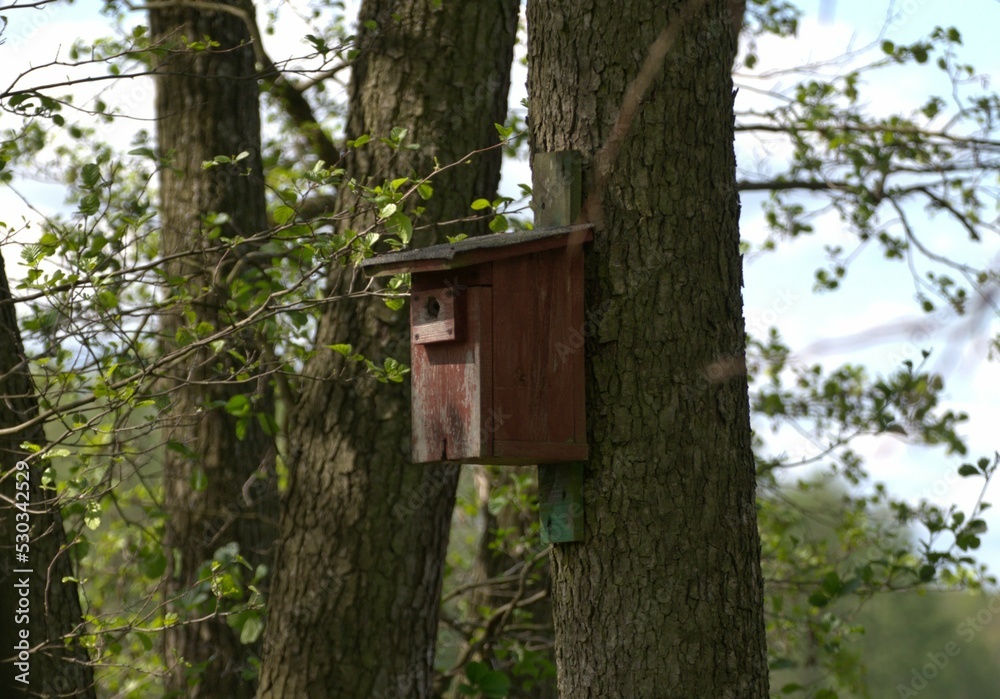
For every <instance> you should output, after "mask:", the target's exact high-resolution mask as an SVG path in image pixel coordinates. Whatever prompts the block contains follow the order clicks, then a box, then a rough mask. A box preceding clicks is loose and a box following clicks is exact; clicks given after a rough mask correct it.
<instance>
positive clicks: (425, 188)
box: [417, 182, 434, 200]
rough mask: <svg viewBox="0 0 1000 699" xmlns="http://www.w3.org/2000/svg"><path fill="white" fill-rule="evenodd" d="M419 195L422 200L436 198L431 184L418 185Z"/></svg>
mask: <svg viewBox="0 0 1000 699" xmlns="http://www.w3.org/2000/svg"><path fill="white" fill-rule="evenodd" d="M417 194H419V195H420V198H421V199H424V200H427V199H430V198H431V197H432V196H434V188H433V187H431V186H430V184H429V183H427V182H423V183H421V184H419V185H417Z"/></svg>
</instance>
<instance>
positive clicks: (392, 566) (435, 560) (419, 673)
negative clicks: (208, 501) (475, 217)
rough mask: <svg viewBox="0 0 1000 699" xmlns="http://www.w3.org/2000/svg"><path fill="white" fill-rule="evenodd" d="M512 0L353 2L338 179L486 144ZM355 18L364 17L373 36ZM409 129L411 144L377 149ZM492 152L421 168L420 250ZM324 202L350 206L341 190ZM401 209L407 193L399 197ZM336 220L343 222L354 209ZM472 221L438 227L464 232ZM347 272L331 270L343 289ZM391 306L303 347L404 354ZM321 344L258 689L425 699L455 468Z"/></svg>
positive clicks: (463, 198)
mask: <svg viewBox="0 0 1000 699" xmlns="http://www.w3.org/2000/svg"><path fill="white" fill-rule="evenodd" d="M439 4H440V3H439ZM517 11H518V3H517V1H516V0H498V1H497V2H488V3H483V2H471V1H464V2H445V3H443V4H440V7H435V3H433V2H427V1H426V0H402V1H398V0H397V1H395V2H391V1H390V0H367V1H366V2H364V3H363V4H362V8H361V12H360V17H359V27H364V26H365V24H364V23H365V22H375V24H374V25H369V28H366V29H363V30H362V35H361V37H360V38H359V49H360V54H359V55H358V57H357V59H356V61H355V63H354V65H353V72H352V77H351V82H350V87H349V100H350V102H349V121H348V126H347V137H348V138H349V139H355V138H357V137H358V136H360V135H361V134H370V135H371V138H372V141H371V142H370V143H369V144H368V145H367V146H364V147H363V148H360V149H357V150H351V151H349V154H348V155H347V157H346V158H345V161H344V163H343V164H344V166H345V167H346V170H347V176H348V177H351V178H354V179H356V180H357V181H359V182H362V183H365V182H368V183H379V182H381V181H382V179H383V178H386V177H391V178H395V177H402V176H412V177H424V176H426V175H428V174H430V173H431V172H432V171H433V169H434V164H435V161H437V162H439V163H440V164H441V165H446V164H449V163H452V162H455V161H458V160H460V159H461V158H464V157H465V156H466V155H468V154H469V153H470V152H471V151H473V150H475V149H480V148H484V147H488V146H491V145H494V144H496V143H497V141H498V136H497V132H496V129H495V128H494V126H493V124H494V122H500V123H502V122H503V121H504V119H505V116H506V110H507V90H508V85H509V74H510V64H511V60H512V54H513V44H514V37H515V32H516V27H517ZM370 27H375V28H374V29H372V28H370ZM393 127H404V128H407V129H408V130H409V132H408V135H407V137H406V142H408V143H415V144H419V145H420V148H419V149H418V150H407V149H405V148H404V149H400V150H392V149H390V148H388V147H386V146H385V145H383V144H381V143H380V142H379V138H380V137H384V136H388V135H389V132H390V130H391V129H392V128H393ZM499 165H500V151H499V149H494V150H492V151H489V152H488V153H484V154H480V155H477V156H476V157H475V158H473V159H471V160H470V161H469V162H466V163H463V164H461V165H459V166H457V167H454V168H451V169H449V170H444V171H442V172H440V173H439V174H438V175H436V176H435V177H434V180H433V187H434V196H433V197H432V198H431V199H430V200H428V201H426V202H421V205H423V206H425V207H426V210H425V212H424V214H423V215H422V216H421V218H420V223H421V224H424V223H428V224H431V227H430V228H429V229H428V230H427V231H425V232H423V233H421V234H420V235H419V236H418V237H419V240H420V242H421V243H429V242H431V241H433V240H435V239H441V235H442V232H441V229H440V227H438V226H437V225H436V223H437V222H440V221H445V220H449V219H456V218H460V217H464V216H467V215H469V214H471V213H472V212H471V210H470V209H469V204H470V203H471V202H472V201H473V200H474V199H476V198H478V197H491V196H492V195H493V194H494V193H495V192H496V188H497V184H498V180H499ZM339 203H340V209H339V210H345V209H348V208H351V207H354V206H355V205H356V204H357V200H356V199H355V198H354V197H353V195H351V193H350V192H349V191H346V188H345V189H344V190H342V191H341V192H340V198H339ZM410 206H412V204H411V205H410ZM365 216H366V215H365V214H363V213H361V212H360V211H359V212H358V214H357V215H356V216H355V218H354V220H353V221H351V222H350V225H351V228H352V229H353V230H360V229H361V228H363V227H364V225H366V223H368V222H370V219H367V218H366V217H365ZM484 230H485V228H484V225H483V224H482V223H477V224H470V225H467V226H464V227H462V228H461V229H452V231H451V232H452V233H458V232H464V233H472V234H475V233H479V232H483V231H484ZM350 282H351V270H348V271H347V272H345V273H341V272H340V270H333V271H332V272H331V276H330V288H331V289H334V290H336V289H341V290H343V289H345V288H347V286H349V284H350ZM408 316H409V314H408V311H407V310H406V309H404V310H402V311H396V312H394V311H391V310H389V309H388V308H387V307H386V306H385V305H384V304H383V303H382V301H381V300H379V299H371V300H369V301H365V302H360V303H344V302H341V303H339V304H335V305H331V306H329V307H328V308H327V309H326V311H325V312H324V315H323V317H322V319H321V322H320V327H319V331H318V341H317V347H320V348H322V347H325V346H327V345H330V344H334V343H343V342H349V343H352V344H353V345H354V347H355V350H356V351H359V352H361V353H363V354H364V355H365V356H366V357H368V358H370V359H372V360H373V361H375V362H376V363H377V364H380V363H381V360H382V358H383V357H384V356H385V355H388V356H393V357H398V358H401V359H402V360H403V361H404V362H406V361H408V360H407V357H408V355H409V349H408V339H409V330H408V322H409V321H408ZM340 359H341V358H340V357H339V355H334V354H333V353H331V352H329V351H326V352H325V353H323V354H320V355H319V356H318V357H317V358H316V361H314V362H312V363H311V365H310V366H308V367H307V374H309V375H310V376H312V377H317V378H328V377H332V376H334V375H335V374H337V375H339V376H340V377H341V378H343V379H344V380H340V379H338V380H337V381H330V380H314V381H311V382H310V383H308V384H307V385H306V388H305V390H304V392H303V394H302V396H301V397H300V399H299V403H298V405H297V406H296V408H295V409H294V411H293V414H292V415H291V418H290V425H291V426H290V444H291V455H290V456H291V460H290V468H291V473H290V478H289V490H288V493H287V497H286V500H285V502H284V507H283V508H282V521H281V535H280V543H279V546H278V551H279V555H278V561H277V565H276V574H275V581H274V593H273V595H272V602H271V609H270V620H269V624H268V628H267V630H266V632H265V633H266V637H265V655H264V665H263V671H262V677H261V690H260V693H259V695H258V696H259V697H261V698H262V699H264V698H266V699H277V698H285V697H297V698H303V697H327V696H333V695H336V696H338V697H345V698H349V697H355V698H357V699H362V698H364V699H369V698H370V697H385V698H388V697H393V698H396V697H426V696H428V694H429V692H430V690H431V684H432V674H433V658H434V645H435V637H436V633H437V619H438V614H437V611H438V600H439V595H440V589H441V580H442V566H443V563H444V555H445V551H446V546H447V541H448V528H449V524H450V521H451V516H452V508H453V505H454V499H455V486H456V482H457V478H458V468H457V467H456V466H430V467H426V466H419V467H417V466H412V465H410V464H409V453H410V441H409V431H410V401H409V391H408V383H407V384H403V385H398V384H389V385H383V384H378V383H376V382H375V381H373V380H372V379H371V378H370V377H368V376H366V375H364V373H363V370H360V369H358V370H356V368H357V366H358V365H353V366H347V367H344V366H343V365H342V363H341V362H340V361H339V360H340Z"/></svg>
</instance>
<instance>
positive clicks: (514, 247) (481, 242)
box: [361, 223, 594, 277]
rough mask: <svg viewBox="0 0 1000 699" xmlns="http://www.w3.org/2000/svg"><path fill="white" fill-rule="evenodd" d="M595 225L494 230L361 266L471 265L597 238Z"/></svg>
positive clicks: (374, 271) (376, 271)
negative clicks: (510, 231) (507, 231)
mask: <svg viewBox="0 0 1000 699" xmlns="http://www.w3.org/2000/svg"><path fill="white" fill-rule="evenodd" d="M593 229H594V226H593V224H591V223H583V224H578V225H575V226H561V227H559V228H542V229H538V230H533V231H514V232H512V233H492V234H490V235H480V236H475V237H472V238H466V239H465V240H461V241H459V242H457V243H444V244H441V245H431V246H430V247H426V248H414V249H411V250H401V251H399V252H389V253H385V254H383V255H376V256H374V257H369V258H368V259H367V260H363V261H362V262H361V268H362V269H364V270H365V272H366V273H367V274H368V275H369V276H371V277H380V276H385V275H389V274H399V273H400V272H439V271H442V270H448V269H455V268H457V267H467V266H469V265H476V264H481V263H483V262H492V261H493V260H502V259H504V258H508V257H518V256H520V255H529V254H531V253H535V252H542V251H543V250H553V249H555V248H561V247H570V246H572V245H583V244H584V243H586V242H587V241H590V240H593V238H594V233H593Z"/></svg>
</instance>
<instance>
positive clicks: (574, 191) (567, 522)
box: [532, 151, 587, 543]
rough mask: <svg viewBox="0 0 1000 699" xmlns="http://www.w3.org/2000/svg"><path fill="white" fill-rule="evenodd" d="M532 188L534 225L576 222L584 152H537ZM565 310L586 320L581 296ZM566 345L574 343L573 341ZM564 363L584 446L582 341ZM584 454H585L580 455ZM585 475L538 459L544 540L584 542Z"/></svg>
mask: <svg viewBox="0 0 1000 699" xmlns="http://www.w3.org/2000/svg"><path fill="white" fill-rule="evenodd" d="M532 191H533V192H534V209H535V225H536V226H539V227H549V226H565V225H569V224H571V223H574V222H575V220H576V218H577V216H579V214H580V197H581V195H582V185H581V158H580V154H579V153H575V152H565V151H563V152H557V153H537V154H536V155H535V157H534V158H533V160H532ZM569 252H570V253H575V255H570V256H569V258H568V265H569V269H568V270H567V277H568V279H569V283H570V289H569V295H570V296H569V298H573V299H582V292H583V289H582V286H583V266H582V265H583V262H582V257H583V256H582V253H581V249H580V248H579V247H576V248H570V250H569ZM577 257H578V258H579V259H577ZM567 312H568V317H570V318H572V322H571V324H570V325H571V327H570V330H571V331H572V330H573V329H574V326H575V327H576V328H580V327H581V326H582V324H583V322H584V321H583V312H584V309H583V303H582V300H580V301H573V302H572V308H569V309H567ZM577 324H579V325H577ZM581 339H582V338H581ZM568 346H569V347H572V344H570V345H568ZM564 356H565V355H564ZM557 359H558V357H557ZM566 368H567V369H568V371H569V372H570V376H569V379H570V380H571V381H572V382H573V389H572V390H573V393H572V395H571V396H570V400H569V402H568V403H567V404H566V409H567V412H568V413H570V414H571V415H572V416H573V439H574V440H576V441H578V444H579V446H582V447H583V448H584V449H586V416H585V409H586V404H585V403H584V400H585V396H584V393H583V392H584V353H583V346H582V345H581V346H580V347H579V349H577V350H576V351H575V352H574V353H572V354H571V355H570V361H569V363H568V364H567V365H566ZM586 458H587V457H586V455H585V456H583V457H582V459H586ZM583 476H584V466H583V464H582V463H561V464H554V463H549V464H545V463H539V464H538V512H539V517H540V518H541V525H542V540H543V541H549V542H552V543H566V542H572V541H583V539H584V530H583V528H584V507H583V506H584V499H583V481H584V478H583Z"/></svg>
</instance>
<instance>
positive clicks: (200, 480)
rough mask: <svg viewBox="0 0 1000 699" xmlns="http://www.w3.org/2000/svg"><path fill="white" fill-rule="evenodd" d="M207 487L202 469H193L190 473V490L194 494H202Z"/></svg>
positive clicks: (206, 478)
mask: <svg viewBox="0 0 1000 699" xmlns="http://www.w3.org/2000/svg"><path fill="white" fill-rule="evenodd" d="M207 487H208V476H207V475H205V471H204V469H202V468H195V469H194V471H193V472H192V473H191V489H192V490H194V491H195V492H196V493H202V492H204V491H205V488H207Z"/></svg>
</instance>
